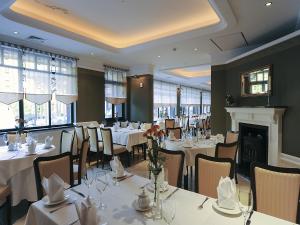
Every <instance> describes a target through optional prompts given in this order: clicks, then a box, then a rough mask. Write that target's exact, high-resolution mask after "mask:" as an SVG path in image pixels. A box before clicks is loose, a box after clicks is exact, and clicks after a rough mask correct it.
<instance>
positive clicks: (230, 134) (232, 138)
mask: <svg viewBox="0 0 300 225" xmlns="http://www.w3.org/2000/svg"><path fill="white" fill-rule="evenodd" d="M238 140H239V133H238V132H234V131H227V133H226V137H225V141H224V143H226V144H229V143H234V142H238Z"/></svg>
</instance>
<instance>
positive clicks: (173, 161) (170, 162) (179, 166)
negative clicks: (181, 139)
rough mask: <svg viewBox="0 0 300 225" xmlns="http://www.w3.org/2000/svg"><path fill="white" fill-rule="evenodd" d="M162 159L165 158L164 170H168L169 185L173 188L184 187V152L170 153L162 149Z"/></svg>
mask: <svg viewBox="0 0 300 225" xmlns="http://www.w3.org/2000/svg"><path fill="white" fill-rule="evenodd" d="M159 152H160V153H161V155H162V157H165V163H164V168H166V169H167V173H168V174H167V176H168V183H169V184H170V185H172V186H176V187H179V188H181V187H182V174H183V164H184V158H185V154H184V152H183V151H170V150H166V149H160V150H159Z"/></svg>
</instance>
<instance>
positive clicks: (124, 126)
mask: <svg viewBox="0 0 300 225" xmlns="http://www.w3.org/2000/svg"><path fill="white" fill-rule="evenodd" d="M120 127H121V128H126V127H128V121H124V122H120Z"/></svg>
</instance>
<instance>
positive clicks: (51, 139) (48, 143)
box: [45, 136, 53, 148]
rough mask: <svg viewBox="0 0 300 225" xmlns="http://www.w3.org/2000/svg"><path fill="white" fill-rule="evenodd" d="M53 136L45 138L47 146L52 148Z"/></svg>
mask: <svg viewBox="0 0 300 225" xmlns="http://www.w3.org/2000/svg"><path fill="white" fill-rule="evenodd" d="M52 141H53V137H50V136H47V137H46V138H45V148H50V147H51V145H52Z"/></svg>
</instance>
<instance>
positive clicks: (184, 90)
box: [180, 86, 201, 116]
mask: <svg viewBox="0 0 300 225" xmlns="http://www.w3.org/2000/svg"><path fill="white" fill-rule="evenodd" d="M180 93H181V95H180V104H181V107H180V108H181V113H182V114H183V115H186V116H188V115H189V116H192V115H199V114H201V90H200V89H196V88H191V87H185V86H181V92H180Z"/></svg>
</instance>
